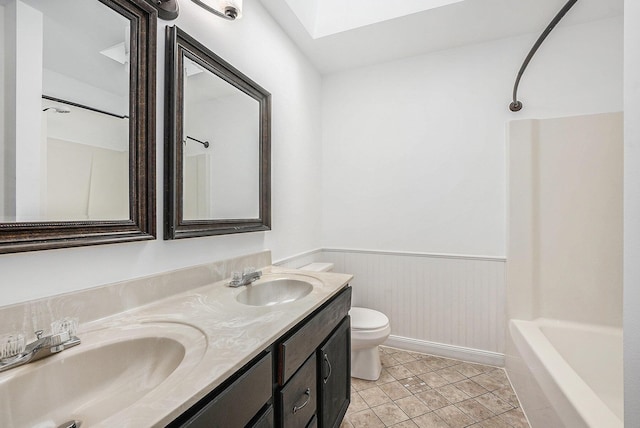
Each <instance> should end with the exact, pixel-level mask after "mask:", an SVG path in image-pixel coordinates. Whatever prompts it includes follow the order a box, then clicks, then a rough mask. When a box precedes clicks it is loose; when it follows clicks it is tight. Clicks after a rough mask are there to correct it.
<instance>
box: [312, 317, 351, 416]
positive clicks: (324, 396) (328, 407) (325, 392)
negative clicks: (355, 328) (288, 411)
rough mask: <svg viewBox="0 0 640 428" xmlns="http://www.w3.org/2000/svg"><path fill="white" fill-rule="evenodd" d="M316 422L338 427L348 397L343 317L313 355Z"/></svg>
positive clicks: (347, 342) (348, 354)
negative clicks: (316, 365) (316, 367)
mask: <svg viewBox="0 0 640 428" xmlns="http://www.w3.org/2000/svg"><path fill="white" fill-rule="evenodd" d="M317 361H318V366H319V368H320V370H319V376H318V378H319V379H318V408H319V412H318V419H319V425H320V426H321V427H326V428H334V427H339V426H340V423H341V422H342V419H343V418H344V414H345V413H346V412H347V407H349V402H350V397H351V368H350V362H351V320H350V318H349V317H348V316H347V317H345V318H344V319H343V320H342V322H341V323H340V325H339V326H338V328H336V330H335V331H334V332H333V333H332V334H331V336H330V337H329V339H327V341H326V342H325V343H324V345H322V347H320V349H319V350H318V353H317Z"/></svg>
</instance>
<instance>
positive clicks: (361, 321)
mask: <svg viewBox="0 0 640 428" xmlns="http://www.w3.org/2000/svg"><path fill="white" fill-rule="evenodd" d="M349 315H351V328H352V329H356V330H358V329H359V330H370V329H376V328H382V327H385V326H386V325H387V324H389V318H387V316H386V315H385V314H383V313H382V312H378V311H374V310H373V309H367V308H356V307H353V308H351V310H350V311H349Z"/></svg>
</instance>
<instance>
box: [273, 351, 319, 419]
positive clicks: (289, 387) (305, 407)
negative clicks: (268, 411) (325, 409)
mask: <svg viewBox="0 0 640 428" xmlns="http://www.w3.org/2000/svg"><path fill="white" fill-rule="evenodd" d="M316 381H317V373H316V358H315V355H312V356H311V357H309V359H308V360H307V361H306V362H305V363H304V364H303V365H302V367H301V368H300V370H298V372H297V373H296V375H295V376H293V377H292V378H291V380H290V381H289V382H288V383H287V384H286V385H285V387H284V388H282V389H281V390H280V400H279V401H280V415H281V417H282V422H283V426H284V427H285V428H287V427H292V428H299V427H304V426H306V425H307V423H308V422H309V420H310V419H311V418H312V417H313V415H314V414H315V413H316V407H317V401H318V398H317V397H316V394H317V388H316V386H317V382H316Z"/></svg>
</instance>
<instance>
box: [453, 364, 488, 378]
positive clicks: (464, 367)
mask: <svg viewBox="0 0 640 428" xmlns="http://www.w3.org/2000/svg"><path fill="white" fill-rule="evenodd" d="M451 367H453V368H454V369H455V370H456V371H457V372H459V373H460V374H463V375H464V376H466V377H473V376H478V375H479V374H482V373H484V372H483V371H482V370H479V369H478V368H477V367H475V366H474V365H473V364H471V363H462V364H456V365H455V366H451Z"/></svg>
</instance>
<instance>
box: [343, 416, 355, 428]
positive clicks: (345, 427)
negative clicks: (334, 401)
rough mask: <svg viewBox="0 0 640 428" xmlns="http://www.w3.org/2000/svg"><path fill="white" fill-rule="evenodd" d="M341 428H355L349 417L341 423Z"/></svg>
mask: <svg viewBox="0 0 640 428" xmlns="http://www.w3.org/2000/svg"><path fill="white" fill-rule="evenodd" d="M340 428H353V425H352V424H351V422H349V418H344V419H343V420H342V423H341V424H340Z"/></svg>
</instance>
